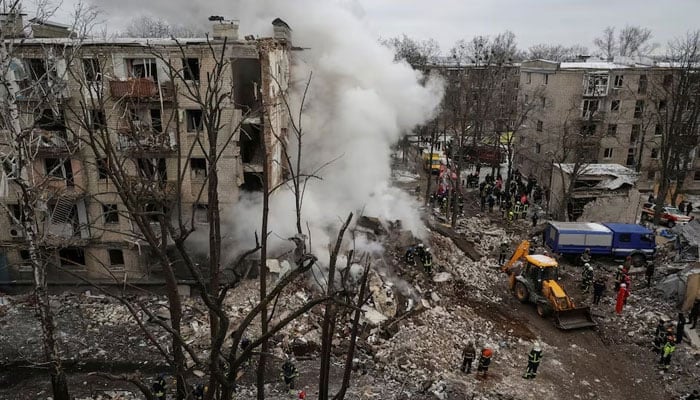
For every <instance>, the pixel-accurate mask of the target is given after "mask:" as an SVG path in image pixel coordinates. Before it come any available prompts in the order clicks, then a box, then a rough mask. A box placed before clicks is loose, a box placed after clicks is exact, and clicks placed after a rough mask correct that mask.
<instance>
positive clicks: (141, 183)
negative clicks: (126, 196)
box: [124, 176, 178, 200]
mask: <svg viewBox="0 0 700 400" xmlns="http://www.w3.org/2000/svg"><path fill="white" fill-rule="evenodd" d="M124 190H128V191H130V192H131V193H133V194H135V195H137V196H139V197H141V198H143V199H156V200H173V199H175V198H176V197H177V195H178V193H177V182H176V181H161V180H157V179H148V178H146V177H141V176H131V177H128V178H127V179H126V180H125V181H124Z"/></svg>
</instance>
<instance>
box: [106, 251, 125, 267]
mask: <svg viewBox="0 0 700 400" xmlns="http://www.w3.org/2000/svg"><path fill="white" fill-rule="evenodd" d="M107 252H108V253H109V265H111V266H112V267H122V268H123V267H124V252H123V251H122V250H121V249H109V250H107Z"/></svg>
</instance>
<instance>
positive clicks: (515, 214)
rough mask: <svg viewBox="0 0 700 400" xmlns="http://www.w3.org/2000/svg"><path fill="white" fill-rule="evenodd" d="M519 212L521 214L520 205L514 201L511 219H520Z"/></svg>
mask: <svg viewBox="0 0 700 400" xmlns="http://www.w3.org/2000/svg"><path fill="white" fill-rule="evenodd" d="M521 212H522V205H521V204H520V202H519V201H516V202H515V206H514V207H513V219H520V213H521Z"/></svg>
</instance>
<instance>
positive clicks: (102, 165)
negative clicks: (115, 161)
mask: <svg viewBox="0 0 700 400" xmlns="http://www.w3.org/2000/svg"><path fill="white" fill-rule="evenodd" d="M95 165H96V166H97V179H100V180H107V178H108V177H109V174H108V169H107V159H106V158H97V159H95Z"/></svg>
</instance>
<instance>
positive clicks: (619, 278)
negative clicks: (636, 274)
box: [615, 265, 625, 292]
mask: <svg viewBox="0 0 700 400" xmlns="http://www.w3.org/2000/svg"><path fill="white" fill-rule="evenodd" d="M624 276H625V267H624V265H618V266H617V271H615V291H616V292H617V291H618V290H619V289H620V283H622V282H623V278H624Z"/></svg>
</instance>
